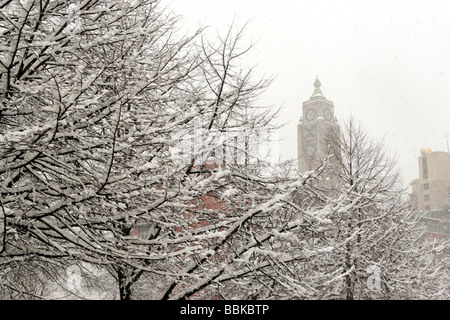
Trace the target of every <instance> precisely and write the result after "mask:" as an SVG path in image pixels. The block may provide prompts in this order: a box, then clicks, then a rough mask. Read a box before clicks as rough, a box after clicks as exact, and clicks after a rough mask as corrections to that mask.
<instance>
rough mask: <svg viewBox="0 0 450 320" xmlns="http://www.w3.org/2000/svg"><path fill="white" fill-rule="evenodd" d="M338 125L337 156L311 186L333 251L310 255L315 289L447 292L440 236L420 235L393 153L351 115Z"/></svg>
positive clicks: (346, 294)
mask: <svg viewBox="0 0 450 320" xmlns="http://www.w3.org/2000/svg"><path fill="white" fill-rule="evenodd" d="M341 131H342V132H341V137H340V141H339V145H340V148H339V150H340V152H335V153H334V157H335V158H336V161H334V163H333V165H331V166H329V168H328V169H327V170H325V171H324V172H323V173H324V175H323V177H322V178H323V181H324V183H319V184H317V185H315V186H314V188H315V190H316V196H317V199H318V201H317V202H316V203H319V208H322V212H323V213H324V214H325V216H326V217H328V218H329V219H331V220H332V221H333V224H332V225H330V228H329V230H328V231H326V232H325V237H326V238H327V240H328V241H329V242H330V244H332V246H333V250H332V252H330V253H329V254H328V255H324V256H320V257H319V258H318V259H317V260H316V261H314V262H312V263H313V265H314V267H315V268H316V270H317V273H316V275H315V276H316V279H318V280H319V282H318V283H317V285H316V286H315V288H316V289H318V290H319V291H318V296H319V297H321V298H333V299H336V298H337V299H340V298H343V299H375V298H381V299H405V298H406V299H408V298H409V299H414V298H436V297H441V298H442V297H445V290H446V289H445V288H446V287H447V288H448V280H445V281H443V279H446V277H447V274H446V268H445V265H444V264H443V261H442V260H439V252H442V250H444V248H445V243H442V244H440V245H438V244H435V243H431V244H430V243H428V242H427V241H426V240H425V239H424V238H423V233H424V230H423V229H422V228H421V227H420V226H419V224H418V221H419V219H420V216H419V215H418V214H417V213H416V212H415V211H414V210H413V209H414V208H413V206H412V205H411V203H410V201H409V199H408V196H407V194H406V192H405V190H404V189H403V187H402V185H401V181H400V178H399V173H398V171H397V170H396V165H395V161H394V160H392V159H391V158H390V157H389V156H388V155H387V154H386V152H385V151H384V147H383V143H382V142H379V143H377V142H374V141H373V140H372V139H370V138H369V136H368V134H367V133H366V132H365V131H364V130H363V129H362V128H361V125H360V124H359V123H357V122H356V121H355V120H354V119H353V118H351V119H350V120H349V121H348V122H346V123H345V124H344V126H343V127H342V128H341ZM335 145H336V144H335ZM320 203H321V204H320ZM447 290H448V289H447Z"/></svg>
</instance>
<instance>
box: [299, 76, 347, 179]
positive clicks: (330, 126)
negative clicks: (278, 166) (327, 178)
mask: <svg viewBox="0 0 450 320" xmlns="http://www.w3.org/2000/svg"><path fill="white" fill-rule="evenodd" d="M320 86H321V83H320V80H319V79H318V78H316V80H315V81H314V87H315V88H314V92H313V94H312V96H311V97H310V99H309V100H308V101H305V102H303V106H302V116H301V117H300V120H299V123H298V125H297V152H298V171H299V172H305V171H310V170H314V169H316V168H317V167H319V166H320V165H321V163H322V161H323V160H324V159H325V158H326V156H327V154H329V153H330V142H331V140H334V142H336V140H335V139H338V137H339V124H338V122H337V119H336V117H335V116H334V103H333V102H332V101H329V100H327V99H326V98H325V96H324V95H323V93H322V90H321V89H320Z"/></svg>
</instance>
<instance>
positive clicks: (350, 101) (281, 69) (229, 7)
mask: <svg viewBox="0 0 450 320" xmlns="http://www.w3.org/2000/svg"><path fill="white" fill-rule="evenodd" d="M162 4H163V5H165V6H168V8H169V9H170V10H172V11H174V12H175V13H177V14H180V15H181V16H182V17H183V21H184V23H185V26H186V27H187V28H189V30H190V31H193V30H195V29H196V28H197V27H199V26H209V29H208V31H210V32H212V33H213V34H215V33H216V31H217V32H219V33H220V32H222V33H223V31H224V30H226V29H227V28H228V26H229V25H231V24H232V23H233V21H234V25H236V26H242V25H244V24H245V23H246V22H249V25H248V26H247V29H246V32H245V35H244V40H246V41H248V42H249V43H250V42H254V43H255V45H254V48H253V50H252V52H251V53H250V55H249V57H248V58H247V59H246V60H244V61H243V64H248V66H254V65H255V72H257V75H259V76H262V75H266V76H274V77H275V79H274V82H273V83H272V85H271V87H270V88H269V89H268V90H267V91H266V92H265V94H264V95H263V97H262V103H264V104H269V105H274V107H278V106H281V105H282V107H283V108H282V112H281V114H280V122H287V124H286V126H285V127H284V128H283V129H282V130H281V132H280V135H281V138H282V139H283V142H282V144H281V145H280V155H281V159H282V160H287V159H293V158H296V157H297V141H296V140H297V138H296V137H297V123H298V120H299V117H300V116H301V108H302V103H303V101H306V100H308V99H309V97H310V96H311V94H312V92H313V89H314V87H313V82H314V80H315V78H316V76H318V77H319V79H320V81H321V83H322V87H321V89H322V91H323V93H324V95H325V96H326V98H327V99H328V100H331V101H333V102H334V104H335V113H336V116H337V118H338V119H339V121H340V122H341V123H342V122H343V121H344V120H346V119H348V118H349V117H350V115H353V116H354V118H355V119H356V120H359V121H361V123H362V124H363V125H364V126H365V127H366V130H367V132H368V134H369V135H370V136H372V137H373V138H374V139H377V140H379V139H382V138H383V137H384V139H385V145H386V149H387V150H388V151H389V152H390V153H391V154H392V155H394V154H395V155H396V158H397V160H398V166H399V169H401V171H402V173H403V178H404V182H405V184H408V183H409V182H410V181H411V180H412V179H415V178H417V177H418V174H419V173H418V164H417V158H418V156H419V155H420V149H421V148H422V147H428V148H431V149H432V150H433V151H447V143H448V140H450V129H449V123H450V108H449V105H450V104H449V102H450V90H449V84H450V62H449V57H450V40H449V39H450V23H448V18H447V16H446V15H447V13H448V12H450V2H448V1H437V0H434V1H360V0H359V1H353V0H348V1H343V0H342V1H323V0H322V1H290V0H284V1H283V0H282V1H277V2H273V1H266V0H264V1H261V0H258V1H256V0H240V1H236V0H232V1H226V2H223V1H211V0H191V1H182V0H164V1H162Z"/></svg>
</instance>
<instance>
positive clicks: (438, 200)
mask: <svg viewBox="0 0 450 320" xmlns="http://www.w3.org/2000/svg"><path fill="white" fill-rule="evenodd" d="M411 187H412V195H413V197H414V199H415V202H416V206H417V209H418V210H420V211H433V210H441V209H445V208H450V153H448V152H443V151H435V152H432V151H431V149H428V148H422V150H421V155H420V157H419V178H418V179H415V180H413V181H412V182H411Z"/></svg>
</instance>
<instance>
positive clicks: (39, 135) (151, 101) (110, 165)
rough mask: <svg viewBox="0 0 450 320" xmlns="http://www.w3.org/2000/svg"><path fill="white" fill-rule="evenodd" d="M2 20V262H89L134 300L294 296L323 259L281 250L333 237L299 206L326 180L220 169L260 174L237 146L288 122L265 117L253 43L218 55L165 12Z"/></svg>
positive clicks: (220, 47) (223, 46)
mask: <svg viewBox="0 0 450 320" xmlns="http://www.w3.org/2000/svg"><path fill="white" fill-rule="evenodd" d="M0 8H1V10H2V11H1V14H0V32H1V34H0V41H1V43H0V68H1V72H2V73H1V86H0V96H1V99H2V100H1V109H0V130H1V135H0V177H1V179H0V181H1V184H0V192H1V205H2V207H1V212H2V214H1V216H0V219H1V221H2V224H1V225H0V226H2V228H3V230H2V231H1V235H2V240H1V244H2V246H1V256H0V257H1V259H2V261H5V263H9V262H11V261H13V260H16V261H20V260H26V259H30V257H39V258H44V257H45V259H51V260H54V261H58V262H60V263H61V264H62V263H63V262H64V261H65V259H67V263H69V262H70V261H77V262H79V263H80V265H81V263H82V262H84V263H90V264H92V265H95V266H103V267H104V268H106V269H108V271H109V272H110V273H111V274H112V275H113V277H114V278H115V279H116V281H117V284H118V291H119V295H120V298H121V299H131V298H132V297H133V285H134V284H136V283H138V282H139V280H140V279H141V280H145V281H147V282H148V283H149V285H150V286H151V288H152V291H153V292H154V293H156V296H155V297H154V298H162V299H169V298H171V299H182V298H188V297H190V298H192V297H196V296H199V295H203V294H208V293H210V292H211V286H216V285H221V284H224V283H231V282H233V281H238V280H237V279H239V278H245V279H250V280H252V281H253V280H255V281H258V282H259V283H260V284H262V285H264V286H267V283H268V282H270V281H271V282H274V281H278V282H277V283H280V280H276V275H277V274H280V272H281V270H282V272H284V273H289V272H290V268H291V267H290V266H288V264H291V263H294V262H295V261H303V260H305V257H306V258H307V257H308V256H310V255H311V254H307V253H305V251H306V250H307V248H308V247H311V246H312V244H311V245H309V246H308V247H302V248H303V249H302V250H300V251H296V252H295V251H292V250H290V249H289V247H288V246H284V245H282V246H279V245H278V243H279V242H280V239H283V238H286V237H287V236H288V235H290V234H292V232H296V230H297V231H299V232H298V233H296V239H297V240H298V241H297V240H295V241H297V244H298V245H299V246H300V242H302V241H303V240H302V239H303V236H304V232H305V230H307V232H308V233H316V232H317V230H316V228H318V226H319V225H320V224H321V223H325V222H326V223H328V222H329V221H322V219H318V218H317V217H315V216H314V215H311V214H309V213H308V212H307V211H298V210H299V208H298V207H297V206H295V205H293V204H292V203H291V202H290V201H289V197H291V195H292V193H293V192H296V191H298V190H301V189H303V188H304V187H305V186H306V185H308V184H309V183H310V181H312V180H314V179H315V176H313V175H312V176H310V177H306V178H305V179H302V180H298V179H297V178H292V177H286V176H283V175H278V174H268V172H269V171H268V170H269V166H266V167H263V166H262V163H263V161H260V162H258V161H256V162H254V163H256V164H257V165H253V166H252V165H250V164H251V163H250V162H245V163H244V164H242V163H239V162H235V163H233V162H228V161H222V162H213V163H211V162H210V161H208V157H209V156H210V155H212V153H213V151H215V150H217V146H224V147H225V149H227V147H228V150H230V148H231V149H233V150H236V149H238V150H239V151H240V152H242V153H243V154H244V158H245V159H249V156H250V155H251V152H250V151H249V148H248V143H247V142H245V143H244V147H241V148H236V145H235V144H234V143H233V141H235V139H234V138H235V136H233V139H230V135H229V134H228V135H227V134H226V133H229V132H231V131H237V132H239V133H240V134H241V135H242V136H245V134H244V133H246V132H249V131H250V132H251V131H255V130H258V129H261V130H268V129H270V122H271V119H272V118H273V116H274V114H275V113H276V112H272V111H271V110H270V109H268V108H261V107H258V103H257V101H258V100H257V99H258V97H259V95H260V94H261V92H263V91H264V89H265V88H267V86H268V85H269V83H270V81H267V80H264V79H262V80H259V81H253V77H252V69H251V68H250V69H243V68H241V67H239V64H238V61H239V58H240V57H241V56H242V55H244V54H245V53H246V52H247V51H248V50H249V48H248V47H244V48H240V43H241V41H240V39H241V38H242V36H243V30H242V29H236V28H233V27H231V28H230V30H229V32H228V33H227V34H226V35H225V37H224V38H223V39H220V40H219V42H218V43H210V42H209V41H208V40H207V39H206V38H205V37H201V36H200V34H201V31H199V32H196V33H194V34H193V35H191V36H179V35H178V33H177V18H176V17H174V16H173V15H170V14H166V12H165V11H164V10H162V9H160V6H159V3H158V1H154V0H143V1H128V0H116V1H103V0H85V1H83V2H81V3H79V2H76V1H65V2H60V1H52V0H48V1H33V0H30V1H18V0H10V1H3V2H2V3H1V4H0ZM198 132H200V136H201V140H200V141H201V143H200V144H196V145H194V148H193V150H191V151H192V152H189V153H188V157H187V158H186V157H181V158H180V157H179V154H178V153H175V152H174V151H175V150H176V149H177V146H178V144H179V142H180V140H182V139H183V138H189V139H191V140H193V141H197V142H198V138H199V133H198ZM253 156H254V155H253ZM222 160H223V159H222ZM319 171H320V170H319ZM299 217H303V218H301V219H300V218H299ZM277 239H278V240H277ZM293 241H294V240H293ZM302 243H303V242H302ZM275 244H276V245H275ZM304 244H305V245H306V244H307V243H304ZM316 247H317V246H316V244H314V250H316ZM311 252H312V251H311ZM315 252H317V253H320V250H316V251H315ZM38 262H39V260H36V263H38ZM242 264H244V265H245V268H244V267H243V265H242ZM65 266H67V265H64V266H63V267H65ZM269 269H271V270H272V271H270V272H269V271H268V270H269ZM246 281H247V280H246ZM281 283H283V281H281ZM249 290H250V291H251V290H253V289H250V288H249V289H246V288H245V287H243V288H240V289H239V290H238V291H236V292H234V293H233V295H232V296H229V297H244V296H248V292H249Z"/></svg>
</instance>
